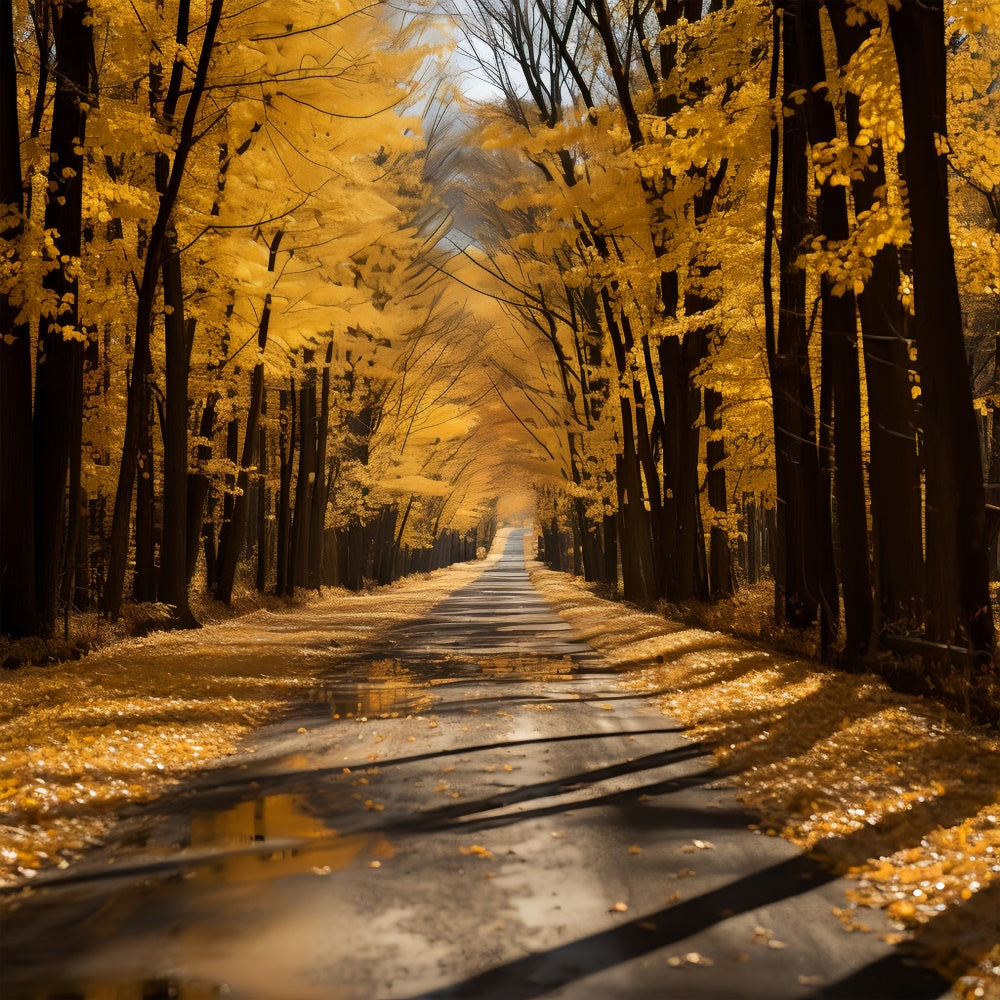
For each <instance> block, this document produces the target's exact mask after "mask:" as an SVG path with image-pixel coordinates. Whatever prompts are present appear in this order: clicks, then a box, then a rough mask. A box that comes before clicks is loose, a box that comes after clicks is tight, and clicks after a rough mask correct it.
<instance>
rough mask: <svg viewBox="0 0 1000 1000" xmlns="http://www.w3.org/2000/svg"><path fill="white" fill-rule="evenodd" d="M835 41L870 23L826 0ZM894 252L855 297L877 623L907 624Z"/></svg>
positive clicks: (919, 577) (916, 576) (846, 53)
mask: <svg viewBox="0 0 1000 1000" xmlns="http://www.w3.org/2000/svg"><path fill="white" fill-rule="evenodd" d="M826 6H827V9H828V11H829V13H830V20H831V23H832V25H833V33H834V37H835V39H836V44H837V59H838V62H840V64H841V65H846V64H847V63H848V62H849V61H850V59H851V58H852V56H853V55H854V54H855V53H856V52H857V50H858V49H859V48H860V47H861V45H862V43H864V42H865V40H866V39H867V38H868V37H869V36H870V35H871V32H872V31H873V30H874V27H875V26H876V25H875V24H874V23H873V22H872V21H871V19H870V17H869V20H868V21H867V22H866V23H865V24H863V25H855V26H852V25H848V23H847V4H846V2H845V0H827V2H826ZM859 112H860V101H859V98H858V95H857V94H854V93H851V92H848V93H847V95H846V119H847V138H848V140H849V141H850V142H852V143H853V142H856V141H857V139H858V136H859V134H860V132H861V123H860V120H859ZM866 149H867V159H868V170H867V171H866V172H865V175H864V178H863V179H861V180H854V181H853V182H852V193H853V195H854V207H855V211H856V212H865V211H870V210H871V209H872V207H873V205H874V203H875V201H876V200H877V198H878V197H879V191H880V189H881V188H883V187H884V186H885V184H886V176H885V160H884V153H883V149H882V145H881V143H879V142H871V143H870V144H869V145H868V146H867V147H866ZM899 278H900V275H899V256H898V253H897V251H896V248H895V247H894V246H892V245H891V244H890V245H888V246H885V247H883V248H882V249H881V250H880V251H879V252H878V254H877V255H876V256H875V258H874V259H873V261H872V273H871V276H870V277H869V279H868V282H867V284H866V285H865V290H864V291H863V292H862V293H861V294H860V295H859V296H858V310H859V315H860V318H861V333H862V344H863V350H864V359H865V383H866V386H867V389H868V414H869V421H868V423H869V440H870V446H871V462H870V465H869V471H868V485H869V491H870V494H871V518H872V540H873V551H874V561H875V566H876V568H877V574H876V590H877V594H878V603H879V612H880V617H881V624H882V626H883V627H884V626H886V625H889V626H890V627H891V626H893V625H898V626H899V627H904V628H905V627H908V626H909V625H911V624H913V623H915V622H916V621H918V620H919V619H920V617H921V613H920V606H921V604H922V600H923V589H924V564H923V537H922V535H923V524H922V512H921V495H920V461H919V458H918V455H917V437H916V426H915V420H914V415H913V402H912V399H911V396H910V371H909V369H910V363H909V356H908V350H907V344H906V340H905V337H906V335H907V334H908V332H909V331H908V326H909V322H910V320H909V316H908V314H907V312H906V310H905V309H904V307H903V304H902V303H901V302H900V300H899V291H898V290H899V284H900V280H899Z"/></svg>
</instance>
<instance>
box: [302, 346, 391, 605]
mask: <svg viewBox="0 0 1000 1000" xmlns="http://www.w3.org/2000/svg"><path fill="white" fill-rule="evenodd" d="M332 362H333V339H332V338H331V340H330V343H329V344H327V347H326V357H325V358H324V364H323V375H322V379H321V386H320V401H319V414H318V415H317V418H316V460H315V464H316V477H315V483H314V484H313V495H312V509H311V511H310V521H311V524H310V526H309V537H310V538H311V539H312V545H311V546H310V550H309V586H310V587H311V588H312V589H313V590H319V588H320V585H321V584H322V582H323V556H324V554H325V553H324V545H323V543H322V539H323V531H324V529H325V527H326V508H327V502H328V499H329V495H328V489H327V476H326V443H327V438H328V436H329V430H330V365H331V363H332ZM314 391H315V390H314ZM390 572H391V570H390ZM386 582H388V581H386Z"/></svg>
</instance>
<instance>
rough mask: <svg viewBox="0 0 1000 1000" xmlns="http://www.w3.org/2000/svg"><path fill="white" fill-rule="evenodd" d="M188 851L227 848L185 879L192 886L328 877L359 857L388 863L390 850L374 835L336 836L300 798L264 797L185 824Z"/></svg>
mask: <svg viewBox="0 0 1000 1000" xmlns="http://www.w3.org/2000/svg"><path fill="white" fill-rule="evenodd" d="M191 847H192V848H195V849H197V848H204V847H219V848H223V849H225V848H230V850H228V851H226V850H223V851H222V852H221V853H220V854H219V855H218V856H217V857H214V858H212V859H211V860H210V861H209V862H208V863H207V864H203V865H199V866H198V867H197V868H195V869H194V871H193V872H192V873H191V875H190V876H189V877H190V878H193V879H195V880H200V881H203V880H208V881H224V882H252V881H258V880H261V879H267V878H273V877H285V876H288V875H293V874H299V873H305V872H310V873H312V874H313V875H329V874H331V873H332V872H334V871H338V870H341V869H344V868H347V867H349V866H350V865H351V864H353V863H355V861H357V860H359V857H360V856H361V855H362V854H364V855H365V858H366V859H367V860H368V861H369V863H371V862H372V861H381V860H385V859H387V858H391V857H392V856H393V855H394V854H395V848H394V847H393V846H392V844H391V843H390V842H389V841H388V840H386V839H385V838H384V837H381V836H378V835H375V834H355V835H352V836H341V835H339V834H338V833H337V831H336V830H335V829H333V828H332V827H329V826H327V825H326V824H325V823H324V822H323V821H322V820H321V819H320V818H319V817H318V816H315V815H314V814H313V813H312V812H310V811H309V808H308V805H307V803H306V801H305V799H304V798H303V797H302V796H300V795H266V796H262V797H261V798H258V799H254V800H253V801H250V802H241V803H239V805H236V806H233V807H232V808H230V809H225V810H221V811H219V812H213V813H202V814H200V815H196V816H193V817H192V818H191Z"/></svg>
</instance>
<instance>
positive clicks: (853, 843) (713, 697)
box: [532, 569, 1000, 1000]
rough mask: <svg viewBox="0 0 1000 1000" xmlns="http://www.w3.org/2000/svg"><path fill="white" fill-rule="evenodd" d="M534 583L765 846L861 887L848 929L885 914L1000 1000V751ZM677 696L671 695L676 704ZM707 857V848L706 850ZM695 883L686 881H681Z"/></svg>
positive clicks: (974, 989) (849, 688) (712, 640)
mask: <svg viewBox="0 0 1000 1000" xmlns="http://www.w3.org/2000/svg"><path fill="white" fill-rule="evenodd" d="M532 579H533V581H534V582H535V584H536V586H538V587H539V588H540V589H541V590H542V592H543V593H544V594H545V596H546V598H547V599H548V600H549V602H550V603H551V604H553V606H555V607H556V609H557V610H558V611H559V612H560V613H561V614H562V615H563V616H564V617H565V618H567V619H568V620H569V621H570V623H571V624H572V625H573V627H574V628H575V629H576V631H577V632H578V634H579V635H581V637H582V638H584V639H586V640H587V641H589V642H590V643H591V644H592V645H593V646H594V647H595V648H597V649H598V651H599V652H601V654H602V655H603V656H604V657H605V659H607V660H608V661H609V662H610V663H611V665H612V666H616V667H618V668H619V669H622V670H625V671H627V672H626V673H625V674H624V676H623V680H622V682H623V685H624V686H625V687H626V688H628V689H630V690H634V691H638V692H640V693H641V692H648V693H650V694H653V693H654V692H655V693H656V698H657V703H658V704H659V706H660V707H661V709H662V710H663V712H664V713H665V714H668V715H670V716H672V717H673V718H675V719H678V720H679V721H680V722H681V723H682V724H683V725H684V726H685V727H687V730H688V734H689V735H690V736H691V737H692V738H694V739H696V740H698V741H700V742H701V743H703V744H705V745H706V746H710V747H711V748H712V751H713V753H714V755H715V758H716V761H717V762H718V763H719V764H720V765H721V766H722V767H723V768H724V770H725V772H726V774H727V784H729V785H732V786H733V787H734V791H735V792H736V794H737V796H738V797H739V798H740V800H741V801H742V802H743V803H744V804H745V805H746V806H747V807H748V808H749V809H750V810H751V811H752V812H754V813H756V814H757V815H758V816H759V817H760V820H759V823H758V824H755V825H756V826H759V828H760V829H761V830H762V832H764V833H767V834H769V835H780V836H782V837H784V838H786V839H788V840H790V841H792V842H793V843H795V844H796V845H798V846H799V847H801V848H803V849H804V850H807V851H810V852H812V853H814V854H815V855H816V857H817V858H818V859H819V860H820V861H822V862H823V863H824V864H826V865H829V866H832V867H834V868H835V869H836V870H838V871H841V872H844V873H845V874H847V875H849V876H850V877H851V878H852V879H853V880H854V882H855V885H854V888H853V890H852V892H851V893H850V898H849V899H847V900H846V901H845V906H844V907H843V908H842V909H841V914H840V915H841V919H842V920H843V921H844V926H845V929H850V930H856V931H857V930H863V929H866V928H867V927H868V925H867V924H866V923H865V921H864V920H863V919H860V915H859V913H858V910H859V909H864V908H879V909H884V910H885V911H886V914H887V916H888V917H889V918H890V919H891V920H893V921H894V922H895V923H896V926H897V929H898V933H899V934H900V935H907V936H910V937H914V938H916V939H917V943H918V944H919V945H920V947H921V949H922V950H923V951H925V952H926V953H927V954H928V955H929V956H930V960H931V961H932V962H933V964H934V965H935V967H936V968H937V969H938V970H939V971H940V972H942V974H944V975H945V976H947V977H948V978H949V979H950V980H951V981H952V982H954V983H955V987H956V990H957V992H958V993H959V995H961V996H963V997H965V998H966V1000H981V998H995V1000H1000V933H998V925H997V921H996V919H995V912H996V904H995V903H993V904H992V905H991V904H990V899H993V900H995V899H996V894H997V888H998V886H1000V823H998V817H1000V781H998V779H997V775H998V774H1000V744H998V740H997V737H996V734H994V733H991V732H987V731H984V730H981V729H977V728H975V727H973V726H971V725H970V724H969V723H968V722H967V721H966V720H964V719H963V718H962V717H961V716H959V715H958V714H957V713H955V712H951V711H949V710H947V709H945V708H942V707H941V706H939V705H937V704H935V703H934V702H932V701H928V700H924V699H921V698H916V697H913V696H908V695H903V694H898V693H896V692H894V691H892V690H891V689H890V688H889V687H888V686H887V685H886V684H885V683H884V682H883V681H881V680H880V679H879V678H877V677H874V676H872V675H865V674H847V673H844V672H839V671H836V670H833V669H827V668H824V667H823V666H821V665H820V664H818V663H816V662H814V661H810V660H805V659H796V658H794V657H792V656H787V655H782V654H779V653H774V652H770V651H767V650H765V649H761V648H760V647H759V646H757V645H753V644H750V643H747V642H744V641H742V640H740V639H737V638H734V637H731V636H727V635H724V634H721V633H713V632H710V631H707V630H704V629H691V628H685V627H684V626H681V625H677V624H675V623H672V622H669V621H667V620H666V619H664V618H662V617H660V616H658V615H652V614H648V613H645V612H641V611H638V610H636V609H631V608H627V607H625V606H623V605H620V604H615V605H614V610H615V613H614V615H609V614H608V607H609V604H608V602H607V601H605V600H603V599H601V598H599V597H597V596H596V595H594V594H592V593H591V592H590V591H589V590H588V589H587V588H586V585H585V584H583V583H581V582H578V581H574V580H572V579H570V578H568V577H566V576H565V575H563V574H556V573H552V572H550V571H548V570H544V569H538V570H536V571H535V572H533V575H532ZM663 692H667V693H666V694H664V693H663ZM695 849H697V848H695ZM678 874H680V873H678Z"/></svg>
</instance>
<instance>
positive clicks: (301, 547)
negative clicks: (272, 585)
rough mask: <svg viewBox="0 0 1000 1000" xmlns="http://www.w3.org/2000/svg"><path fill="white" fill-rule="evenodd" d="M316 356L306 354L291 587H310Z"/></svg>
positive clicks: (314, 466) (314, 475)
mask: <svg viewBox="0 0 1000 1000" xmlns="http://www.w3.org/2000/svg"><path fill="white" fill-rule="evenodd" d="M312 364H313V352H312V351H307V350H303V352H302V366H303V368H304V369H305V371H304V372H303V375H302V386H301V388H300V390H299V469H298V475H297V476H296V479H295V510H294V512H293V515H292V566H293V570H292V585H293V586H296V587H308V586H309V554H310V547H311V545H312V538H311V537H310V530H309V529H310V527H311V520H312V496H313V488H314V486H315V483H316V369H315V368H314V367H313V366H312Z"/></svg>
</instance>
